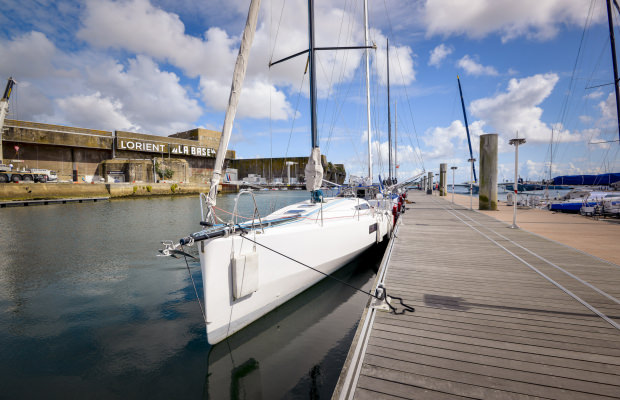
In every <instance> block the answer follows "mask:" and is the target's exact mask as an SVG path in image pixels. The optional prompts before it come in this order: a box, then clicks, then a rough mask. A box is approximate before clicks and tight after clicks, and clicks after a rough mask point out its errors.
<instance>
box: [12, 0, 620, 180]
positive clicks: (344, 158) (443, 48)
mask: <svg viewBox="0 0 620 400" xmlns="http://www.w3.org/2000/svg"><path fill="white" fill-rule="evenodd" d="M315 3H316V4H315V16H316V20H317V28H316V29H317V34H316V35H317V36H316V40H317V45H318V46H336V45H361V44H363V39H364V36H363V33H364V32H363V14H362V10H363V9H362V2H361V1H360V0H315ZM248 7H249V0H203V1H194V0H178V1H173V0H159V1H158V0H123V1H112V0H96V1H94V0H93V1H79V2H75V1H42V0H20V1H13V0H3V1H2V2H0V56H1V57H2V60H3V61H2V63H0V77H2V78H3V79H4V78H8V77H9V76H13V77H14V78H15V79H17V81H18V82H19V84H18V86H17V87H16V90H15V92H14V95H13V97H12V99H11V114H10V115H9V117H12V118H17V119H24V120H31V121H37V122H44V123H57V124H66V125H72V126H81V127H85V128H93V129H107V130H129V131H136V132H142V133H148V134H157V135H164V136H167V135H169V134H172V133H175V132H178V131H182V130H186V129H191V128H194V127H206V128H210V129H215V130H220V129H221V126H222V123H223V120H224V113H223V110H224V107H225V104H226V101H227V99H228V94H229V89H230V84H231V79H232V69H233V65H234V62H235V58H236V55H237V51H238V46H239V38H240V35H241V32H242V29H243V26H244V23H245V19H246V15H247V10H248ZM306 8H307V3H306V1H305V0H286V1H283V0H262V4H261V12H260V16H259V26H258V29H257V33H256V38H255V41H254V46H253V48H252V53H251V58H250V61H249V67H248V74H247V77H246V81H245V85H244V90H243V92H242V96H241V97H242V100H241V103H240V106H239V112H238V114H237V119H236V121H235V126H234V129H233V138H232V141H231V145H230V147H231V148H232V149H234V150H236V151H237V154H238V156H239V157H241V158H253V157H269V156H274V157H285V156H307V155H309V146H310V144H309V143H310V139H309V120H308V115H309V112H308V96H307V93H308V88H307V82H308V80H307V77H304V67H305V62H306V59H305V57H298V58H297V59H294V60H292V61H290V62H287V63H283V64H280V65H278V66H275V67H273V68H271V69H269V68H267V63H268V61H269V59H270V58H272V59H274V60H275V59H278V58H281V57H284V56H287V55H289V54H293V53H295V52H298V51H301V50H303V49H305V48H307V10H306ZM606 18H607V17H606V13H605V1H604V0H592V1H585V0H522V1H518V2H515V1H508V0H467V1H465V0H462V1H457V0H426V1H405V0H380V1H379V0H369V22H370V28H371V33H370V36H371V40H372V41H373V42H375V43H376V44H377V50H376V51H372V52H371V103H372V113H371V114H372V135H373V153H374V155H373V158H374V171H375V179H376V174H377V173H381V174H383V175H385V174H386V172H387V130H388V127H387V93H386V84H385V80H386V79H385V77H386V56H385V41H386V39H387V38H389V40H390V64H391V66H390V71H391V76H390V79H391V100H392V130H394V124H395V122H394V120H395V116H394V110H395V108H397V109H398V118H397V119H398V137H399V139H398V158H399V164H400V168H399V172H398V174H399V177H400V178H401V179H402V178H404V177H408V176H411V175H413V174H416V173H419V172H421V171H422V170H427V171H434V172H437V171H438V170H439V163H442V162H446V163H448V164H449V166H452V165H455V166H458V167H459V169H458V170H457V177H456V180H457V181H465V180H467V179H468V178H469V169H468V165H467V164H468V163H467V159H468V158H469V154H468V149H467V141H466V133H465V127H464V124H463V117H462V112H461V107H460V99H459V97H458V88H457V82H456V76H457V74H458V75H460V77H461V83H462V85H463V90H464V97H465V104H466V107H467V112H468V120H469V123H470V131H471V133H472V140H473V148H474V153H476V154H474V157H476V158H478V155H477V152H478V151H477V148H478V143H479V142H478V137H479V136H480V135H481V134H486V133H498V134H499V138H500V140H499V141H500V148H499V151H500V155H499V179H500V180H504V179H512V176H513V174H514V150H513V147H512V146H509V145H508V140H509V139H510V138H513V137H515V136H516V135H517V132H518V134H519V136H520V137H525V138H526V139H527V144H526V145H524V146H523V147H521V148H520V157H519V160H520V163H519V164H520V166H519V170H520V172H521V175H522V176H523V177H527V178H530V179H540V178H543V177H547V176H548V174H549V161H550V142H551V132H552V131H553V134H554V151H553V153H554V155H553V175H560V174H576V173H599V172H610V171H612V172H619V171H620V154H619V153H620V152H619V149H620V144H619V143H618V142H612V143H607V144H593V142H603V141H612V140H617V139H618V128H617V123H616V113H615V101H614V97H613V86H611V85H606V84H609V83H610V82H613V74H612V68H611V55H610V46H609V32H608V28H607V19H606ZM614 18H616V20H617V19H618V14H617V12H615V14H614ZM578 54H579V56H578ZM318 60H319V64H318V65H319V66H318V68H317V69H318V85H319V97H320V98H319V102H318V120H319V136H320V138H321V139H320V140H321V149H322V151H323V153H324V154H326V155H327V157H328V159H329V160H330V161H332V162H334V163H344V164H345V166H346V168H347V171H348V172H349V173H352V174H357V175H363V174H365V171H366V169H367V167H366V160H367V150H366V149H367V144H366V139H365V137H366V132H367V127H366V117H365V115H366V111H365V92H364V90H365V89H364V69H363V52H362V51H360V50H351V51H341V52H321V53H320V54H319V56H318ZM596 85H606V86H601V87H598V88H589V87H591V86H596Z"/></svg>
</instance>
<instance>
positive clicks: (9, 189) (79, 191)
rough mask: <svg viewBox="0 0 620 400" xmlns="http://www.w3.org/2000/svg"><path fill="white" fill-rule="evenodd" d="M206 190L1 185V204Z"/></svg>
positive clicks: (166, 185)
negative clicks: (12, 201) (6, 202)
mask: <svg viewBox="0 0 620 400" xmlns="http://www.w3.org/2000/svg"><path fill="white" fill-rule="evenodd" d="M238 190H239V188H238V187H237V185H222V186H221V190H220V193H236V192H237V191H238ZM208 191H209V186H208V185H204V184H195V183H175V182H161V183H139V184H138V183H137V184H131V183H92V184H87V183H30V184H25V183H20V184H14V183H13V184H3V185H0V200H3V201H10V200H37V199H66V198H88V197H111V198H122V197H143V196H178V195H186V194H198V193H208Z"/></svg>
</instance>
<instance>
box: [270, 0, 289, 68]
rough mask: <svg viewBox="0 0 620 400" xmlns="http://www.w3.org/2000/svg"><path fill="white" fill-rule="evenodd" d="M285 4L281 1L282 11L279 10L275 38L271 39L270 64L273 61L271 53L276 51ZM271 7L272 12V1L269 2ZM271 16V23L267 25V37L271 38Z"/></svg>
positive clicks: (284, 0)
mask: <svg viewBox="0 0 620 400" xmlns="http://www.w3.org/2000/svg"><path fill="white" fill-rule="evenodd" d="M285 4H286V0H283V1H282V9H281V10H280V19H279V20H278V27H277V29H276V36H275V38H274V39H273V47H272V49H271V55H270V56H269V62H271V60H273V53H274V52H275V50H276V44H277V43H278V34H279V33H280V25H282V15H284V5H285ZM271 6H272V10H273V1H272V2H271ZM270 14H271V16H270V17H271V22H270V25H269V37H270V38H271V27H272V25H273V12H271V13H270Z"/></svg>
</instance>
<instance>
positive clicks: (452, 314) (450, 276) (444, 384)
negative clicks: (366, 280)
mask: <svg viewBox="0 0 620 400" xmlns="http://www.w3.org/2000/svg"><path fill="white" fill-rule="evenodd" d="M447 199H448V200H445V198H438V197H436V196H429V195H425V194H422V193H421V192H418V191H410V192H409V200H411V201H413V202H414V203H412V204H408V205H407V207H408V210H407V212H406V213H405V214H404V215H403V216H402V217H401V219H402V225H400V226H399V228H398V230H397V238H395V239H393V241H392V242H391V243H390V245H389V246H388V253H386V257H385V259H384V262H385V263H384V265H382V268H381V269H380V271H379V274H378V277H377V280H383V281H384V282H385V286H386V288H387V292H388V295H394V296H399V297H403V299H404V301H405V303H407V304H410V305H412V306H413V307H415V309H416V311H415V313H406V314H404V315H394V314H392V313H388V312H386V311H381V310H377V309H373V308H372V307H369V308H367V309H366V310H365V312H364V316H363V317H362V320H361V321H360V324H359V327H358V330H357V333H356V336H355V339H354V342H353V344H352V346H351V350H350V351H349V355H348V357H347V361H346V363H345V366H344V368H343V370H342V373H341V375H340V379H339V381H338V385H337V387H336V390H335V392H334V395H333V398H336V399H352V398H356V399H377V398H386V399H400V398H407V399H457V398H458V399H461V398H468V399H471V398H475V399H526V398H527V399H532V398H542V399H609V398H620V325H619V323H620V300H619V299H620V266H618V265H615V264H611V263H608V262H606V261H603V260H601V259H598V258H596V257H593V256H590V255H588V254H584V253H583V252H580V251H577V250H575V249H573V248H570V247H567V246H564V245H562V244H559V243H557V242H553V241H550V240H547V239H544V238H542V237H540V236H537V235H534V234H532V233H529V232H525V231H522V230H519V229H510V228H509V227H508V225H506V224H505V223H503V222H500V221H498V220H496V219H494V218H492V217H489V216H486V215H484V214H482V213H478V212H475V211H470V210H469V209H467V208H464V207H462V206H458V205H456V206H453V205H452V204H451V203H450V201H449V199H450V198H449V197H448V198H447ZM575 234H577V235H578V234H579V232H575ZM619 239H620V238H619ZM618 248H619V249H620V245H619V246H618ZM619 251H620V250H619Z"/></svg>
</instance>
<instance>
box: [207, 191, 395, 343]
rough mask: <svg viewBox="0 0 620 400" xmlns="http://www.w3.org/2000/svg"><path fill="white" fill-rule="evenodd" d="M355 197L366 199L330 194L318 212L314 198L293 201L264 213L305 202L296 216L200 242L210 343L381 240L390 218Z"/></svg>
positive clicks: (286, 210) (283, 212) (292, 208)
mask: <svg viewBox="0 0 620 400" xmlns="http://www.w3.org/2000/svg"><path fill="white" fill-rule="evenodd" d="M360 203H361V204H366V205H367V203H366V202H365V201H364V200H359V199H333V200H331V201H329V202H327V203H326V204H324V205H323V211H322V213H323V216H322V217H321V215H320V214H321V211H320V209H319V207H320V206H319V205H317V206H314V207H312V206H311V203H309V202H303V203H298V204H294V205H292V206H289V207H286V208H284V209H282V210H279V211H278V212H277V213H275V214H276V215H272V216H268V217H267V219H269V218H270V217H272V218H278V217H281V216H282V215H287V213H288V214H290V213H291V211H299V209H300V207H304V206H305V207H308V208H309V210H307V211H306V212H304V214H303V215H302V216H301V217H300V218H298V219H296V220H295V221H291V222H290V223H285V224H280V225H278V226H273V227H267V228H265V229H264V230H260V229H258V230H253V231H251V232H249V233H247V234H246V236H245V237H244V236H241V235H239V234H232V235H230V236H228V237H224V238H217V239H212V240H210V241H205V242H202V243H204V245H202V244H201V246H199V248H200V252H199V253H200V261H201V268H202V273H203V284H204V298H205V314H206V329H207V339H208V341H209V343H211V344H215V343H218V342H220V341H221V340H223V339H225V338H226V337H228V336H230V335H232V334H233V333H235V332H237V331H239V330H240V329H242V328H244V327H245V326H247V325H249V324H250V323H252V322H253V321H255V320H257V319H258V318H260V317H261V316H263V315H265V314H266V313H268V312H269V311H271V310H273V309H274V308H276V307H278V306H279V305H281V304H283V303H284V302H286V301H287V300H289V299H291V298H292V297H294V296H296V295H297V294H299V293H301V292H302V291H304V290H305V289H307V288H309V287H310V286H312V285H314V284H315V283H317V282H319V281H320V280H321V279H323V278H325V275H323V274H331V273H333V272H334V271H336V270H338V269H339V268H341V267H342V266H343V265H345V264H347V263H348V262H350V261H351V260H352V259H354V258H355V257H356V256H358V255H359V254H360V253H362V252H363V251H364V250H366V249H368V248H369V247H371V246H372V245H374V244H375V243H377V242H378V241H380V240H382V239H383V235H384V234H385V233H386V232H387V231H388V228H387V224H388V223H389V222H390V221H389V218H388V215H387V213H384V212H376V211H375V210H374V209H371V208H367V209H363V210H360V209H359V205H360ZM384 225H385V226H384ZM248 239H249V240H248ZM253 241H255V242H256V243H253ZM247 260H251V261H247ZM302 264H305V265H302ZM310 267H311V268H310ZM313 269H314V270H313ZM318 271H320V272H318ZM321 273H323V274H321ZM256 278H257V279H256ZM239 288H242V289H241V291H240V289H239ZM248 292H249V293H248Z"/></svg>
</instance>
